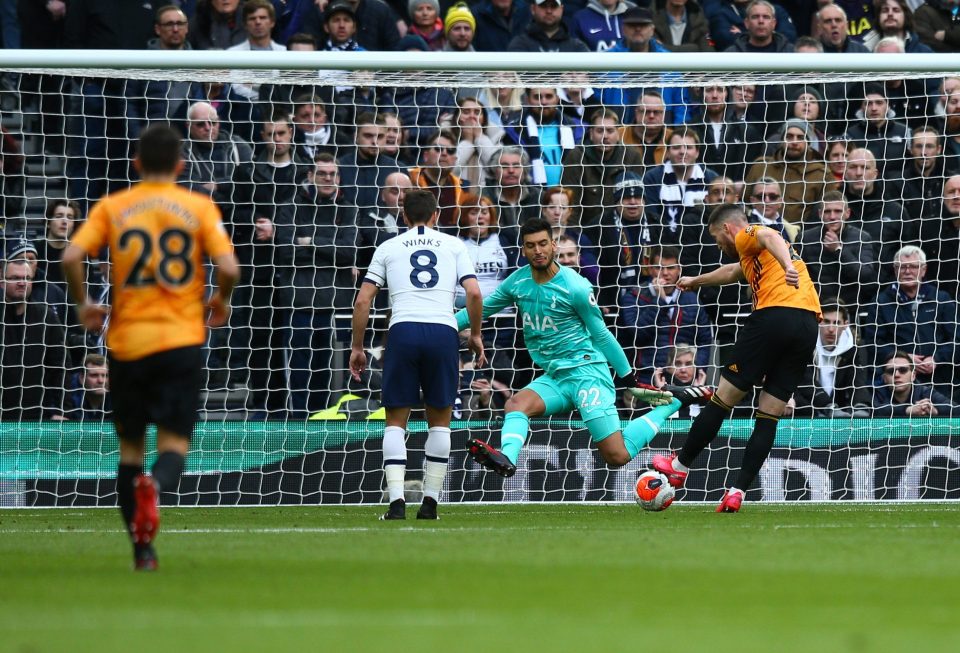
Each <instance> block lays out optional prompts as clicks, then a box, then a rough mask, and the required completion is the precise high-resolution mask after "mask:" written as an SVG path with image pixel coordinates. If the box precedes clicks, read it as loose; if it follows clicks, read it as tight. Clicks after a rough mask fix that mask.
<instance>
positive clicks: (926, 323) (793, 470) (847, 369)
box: [0, 51, 960, 505]
mask: <svg viewBox="0 0 960 653" xmlns="http://www.w3.org/2000/svg"><path fill="white" fill-rule="evenodd" d="M161 55H162V56H161ZM0 70H2V79H3V81H4V82H5V83H4V84H3V85H2V88H3V90H2V91H0V94H2V95H0V101H2V105H0V107H2V127H3V135H2V136H3V150H2V160H3V167H2V171H3V175H2V178H0V179H2V184H3V193H2V198H3V203H4V205H3V209H4V214H3V215H4V229H3V241H4V242H3V252H4V269H3V275H4V277H3V279H4V283H3V289H4V304H3V313H2V316H0V317H2V323H0V329H2V342H0V346H2V352H3V353H2V356H3V360H2V370H0V371H2V385H0V398H2V412H0V505H93V504H110V503H112V502H113V501H114V494H113V477H114V475H115V470H116V464H117V440H116V435H115V433H114V430H113V428H112V425H111V423H110V418H109V414H110V394H109V369H108V368H107V365H106V363H105V359H104V355H105V354H107V351H106V349H105V342H104V340H103V338H102V336H96V335H92V334H89V333H84V332H83V331H82V329H81V328H80V327H79V325H78V324H77V320H76V315H75V313H74V312H73V310H72V309H71V308H70V305H69V303H68V300H67V298H66V296H65V287H64V282H63V275H62V272H61V271H60V266H59V260H60V257H61V255H62V252H63V247H64V245H65V243H66V241H67V239H68V238H69V235H70V233H71V232H72V231H73V230H74V229H76V227H77V225H78V224H80V223H81V222H82V221H83V219H84V216H85V215H86V213H87V211H88V210H89V209H90V207H91V206H92V204H93V203H95V202H96V201H97V199H99V198H100V197H101V196H102V195H103V194H105V193H108V192H111V191H114V190H117V189H121V188H126V187H127V186H129V185H130V184H131V183H133V182H135V181H136V173H135V171H134V168H133V166H132V155H133V146H134V143H135V142H136V139H137V137H138V135H139V133H140V132H141V131H142V130H143V129H144V127H145V126H147V125H149V124H152V123H155V122H164V123H169V124H171V125H173V126H175V127H176V128H178V129H179V130H181V131H182V133H183V137H184V150H183V160H184V168H183V171H182V174H181V176H180V183H182V184H183V185H184V186H185V187H188V188H190V189H192V190H194V191H196V192H199V193H204V194H207V195H210V196H211V197H212V198H213V200H214V201H215V202H216V203H217V205H218V206H219V207H220V209H221V211H222V213H223V217H224V222H225V225H226V227H227V229H228V231H229V233H230V235H231V237H232V239H233V242H234V245H235V247H236V250H237V254H238V257H239V258H240V261H241V263H242V266H243V279H242V283H241V285H240V287H239V288H238V289H237V291H236V294H235V296H234V305H235V306H234V313H233V315H232V318H231V322H230V325H229V326H228V327H225V328H221V329H217V330H214V331H212V332H211V333H210V336H209V341H208V344H207V346H206V347H205V359H206V367H207V374H206V377H205V383H204V389H203V394H202V402H201V404H202V410H201V420H200V423H199V424H198V426H197V429H196V433H195V435H194V440H193V451H192V453H191V455H190V457H189V459H188V466H187V474H186V476H185V477H184V479H183V481H182V483H181V486H180V490H179V492H178V493H176V494H171V495H170V496H169V497H167V500H168V501H172V502H179V503H180V504H184V505H192V504H205V505H216V504H220V505H232V504H277V503H305V504H313V503H376V502H380V501H381V500H382V492H383V475H382V470H381V464H382V455H381V451H380V446H381V437H382V433H383V421H382V420H383V411H382V409H381V407H380V403H379V398H380V390H381V383H382V378H381V374H380V369H381V367H382V366H381V362H382V360H383V357H384V351H385V346H384V345H385V341H384V340H385V339H384V336H385V326H386V321H387V313H388V311H389V301H388V292H382V293H380V296H379V297H378V299H377V302H376V304H375V307H374V311H373V316H372V329H370V330H369V332H368V339H367V341H366V345H367V351H368V354H369V358H370V367H369V369H370V371H369V372H368V373H367V374H365V375H364V376H363V378H362V379H361V381H360V382H355V381H353V380H351V378H350V375H349V374H348V373H347V372H346V369H345V368H346V359H347V354H348V348H349V327H350V320H351V317H352V303H353V299H354V294H355V291H356V288H357V287H358V280H359V279H361V278H362V276H363V270H364V269H365V267H366V266H367V264H368V263H369V261H370V257H371V254H372V252H373V250H374V249H375V247H376V246H377V245H378V244H380V243H382V242H384V241H385V240H387V239H389V238H390V237H392V236H394V235H396V234H397V233H398V232H400V231H402V230H403V229H404V220H403V217H402V212H401V211H400V210H399V208H398V207H399V205H400V199H401V197H402V195H403V192H404V191H405V189H407V188H411V187H412V188H416V187H422V188H427V189H430V190H431V191H433V192H434V193H435V194H436V195H437V197H438V200H439V204H440V219H439V225H440V228H441V229H443V230H445V231H447V232H449V233H451V234H454V235H456V236H458V237H460V238H463V239H464V240H465V241H466V242H467V244H468V247H469V250H470V252H471V255H472V256H473V257H474V260H475V264H476V267H477V270H478V277H479V280H480V284H481V288H482V289H483V292H484V294H489V293H490V292H492V291H493V289H494V288H496V287H497V285H498V284H499V283H500V282H501V281H502V280H503V279H504V278H505V277H506V276H507V275H508V274H509V273H510V272H511V271H513V270H514V269H516V268H517V267H518V266H522V265H524V259H523V258H522V256H521V255H520V248H519V247H518V240H517V227H518V225H519V224H521V223H522V222H523V221H525V220H527V219H529V218H532V217H542V218H544V219H546V220H548V221H550V222H551V224H553V225H554V230H555V236H556V237H557V239H558V247H559V249H558V257H559V262H560V263H561V264H562V265H566V266H571V267H573V268H575V269H576V270H577V271H578V272H579V274H581V275H582V276H583V277H585V278H586V279H587V280H589V282H590V283H592V284H593V285H594V287H595V288H596V296H597V299H598V303H599V305H600V307H601V309H602V311H603V313H604V317H605V319H606V320H607V323H608V326H609V328H610V329H611V331H612V332H613V333H614V334H615V336H616V338H617V340H618V341H619V342H620V344H621V345H622V346H623V347H624V349H625V350H626V352H627V354H628V357H629V358H630V360H631V362H632V363H633V365H634V367H635V369H636V370H637V374H638V377H639V378H640V379H641V380H642V381H644V382H648V383H653V384H662V383H665V382H670V383H676V384H689V383H716V381H717V378H718V371H719V370H720V369H721V368H722V367H723V366H725V365H727V364H729V354H730V348H731V345H732V344H733V342H734V341H735V339H736V337H737V333H738V330H739V329H741V328H742V326H743V324H744V321H745V320H746V319H747V317H748V316H749V314H750V312H751V301H752V298H751V294H750V293H751V291H750V289H749V288H748V287H747V286H745V285H734V286H728V287H724V288H722V289H718V288H703V289H701V290H700V291H699V292H680V291H678V290H677V287H676V282H677V279H678V278H679V276H680V275H686V276H691V275H696V274H700V273H702V272H707V271H709V270H711V269H714V268H715V267H717V266H718V265H720V264H722V263H723V262H725V261H726V260H725V259H724V258H723V256H722V255H721V253H720V250H719V249H718V248H717V247H716V245H715V244H714V243H713V240H712V238H711V237H710V234H709V233H708V231H707V229H706V219H707V217H708V216H709V214H710V211H711V210H712V208H713V207H715V206H717V205H719V204H722V203H735V204H741V205H742V206H743V208H744V211H745V213H746V214H747V215H749V217H750V220H751V222H755V223H757V224H765V225H768V226H771V227H772V228H774V229H776V230H778V231H779V232H780V233H781V234H782V235H783V237H784V238H785V239H786V240H787V241H788V242H790V243H791V244H792V247H793V251H794V252H795V253H796V256H798V257H799V258H800V259H802V260H803V261H804V262H805V264H806V266H807V268H808V270H809V271H810V273H811V276H812V278H813V280H814V281H815V283H816V285H817V287H818V290H819V293H820V297H821V302H822V304H823V308H824V321H823V323H822V324H821V327H820V339H819V342H818V345H817V350H816V355H815V357H814V359H813V360H811V361H810V364H809V368H808V370H807V374H806V376H805V379H804V382H803V384H802V385H801V387H800V388H799V389H798V390H797V392H796V393H795V395H794V397H793V399H792V400H791V403H790V406H789V417H788V418H787V419H784V420H782V421H781V423H780V427H779V431H778V433H777V439H776V442H775V447H774V450H773V453H772V455H771V457H770V459H769V460H768V461H767V463H766V464H765V466H764V468H763V470H762V472H761V474H760V477H759V479H758V482H757V484H756V486H755V487H753V488H751V489H750V492H749V498H750V499H757V500H760V499H762V500H793V499H813V500H833V499H856V500H876V499H944V498H947V499H952V498H957V497H960V471H958V469H957V468H958V466H960V450H958V449H957V447H958V444H960V443H958V441H957V437H956V435H954V433H955V432H956V427H957V426H958V423H957V421H956V419H957V418H958V417H960V413H958V412H957V411H958V410H960V409H958V408H957V405H958V404H957V403H956V402H960V394H958V393H957V383H956V382H955V370H956V365H957V362H958V359H957V355H958V353H960V349H958V347H957V304H956V301H957V289H958V265H960V256H958V252H960V248H958V244H960V176H957V175H960V73H956V72H954V71H956V70H960V60H956V59H953V58H948V57H946V56H937V57H929V58H928V57H925V56H924V55H891V56H887V57H878V56H875V55H839V56H834V55H823V54H820V55H801V54H794V55H776V56H769V57H762V58H759V57H753V56H738V55H733V56H730V55H724V54H710V55H708V56H702V55H682V54H670V55H647V56H639V57H638V56H634V55H625V54H606V55H596V56H595V57H585V58H584V57H580V58H578V57H571V56H564V55H513V54H510V55H499V54H483V55H480V54H476V55H471V56H469V57H463V56H457V55H453V54H439V53H438V54H431V55H429V56H427V55H423V54H422V53H329V52H326V53H293V52H289V53H287V52H282V53H269V52H266V53H260V52H247V53H243V52H229V53H228V52H192V53H190V52H186V53H166V52H164V53H158V52H124V53H117V52H80V53H78V52H54V51H51V52H28V51H22V52H13V51H6V52H5V53H4V63H3V64H2V66H0ZM108 273H109V262H108V261H107V260H106V256H104V257H102V260H101V259H98V260H92V261H90V265H89V281H88V283H89V289H90V294H91V295H92V296H93V297H95V298H98V299H99V300H100V301H103V302H105V303H109V301H110V297H109V293H108V292H107V284H106V282H105V278H106V277H105V275H107V274H108ZM108 328H109V326H108ZM484 336H485V339H486V343H487V347H488V351H489V353H490V354H492V355H491V362H490V364H489V366H488V367H485V368H483V369H475V368H474V367H473V365H472V363H471V361H470V359H469V358H468V357H467V356H466V355H465V356H464V357H463V362H462V374H461V390H460V395H459V399H458V401H457V405H456V406H455V413H454V415H455V423H454V434H453V442H454V448H453V453H452V455H451V464H450V469H449V473H448V476H447V480H446V486H445V491H444V496H443V500H446V501H622V500H632V492H633V489H632V488H633V485H634V482H635V480H636V477H637V474H638V472H639V471H640V470H642V469H644V468H645V467H646V466H647V465H648V463H649V460H650V457H651V456H652V454H653V453H657V452H665V451H669V450H674V449H676V448H678V447H680V446H682V444H683V442H684V439H685V437H686V433H687V431H688V430H689V427H690V424H691V421H690V420H691V419H693V418H694V417H696V414H697V412H698V408H697V407H696V406H694V407H690V408H688V409H684V410H682V411H681V412H680V413H679V414H677V415H676V416H675V418H674V419H671V420H669V421H668V423H667V425H666V426H665V427H664V428H663V429H662V430H661V432H660V433H659V435H658V436H657V437H656V438H655V440H654V441H653V442H652V446H651V448H650V449H648V450H646V451H643V452H641V454H640V455H639V456H638V457H637V458H636V459H635V460H633V461H632V462H631V463H630V464H628V465H627V466H626V467H623V468H621V469H616V470H614V469H611V468H608V467H607V466H605V465H604V464H603V462H602V460H601V459H600V457H599V456H598V454H597V453H596V449H595V446H594V445H592V443H591V441H590V437H589V434H588V433H587V431H586V430H585V429H584V428H583V424H582V423H581V422H580V421H578V420H579V416H578V415H577V414H576V413H575V412H574V413H572V414H562V415H555V416H553V417H551V418H550V419H541V420H534V421H533V422H532V424H531V436H530V439H529V441H528V443H527V445H526V447H525V449H524V451H523V453H522V454H521V456H520V461H519V465H518V469H519V471H518V473H517V475H516V476H514V477H513V478H511V479H507V480H504V479H501V478H499V477H497V476H495V475H493V474H489V473H486V472H484V471H483V470H481V469H480V468H479V467H478V466H477V465H476V464H475V463H473V462H472V461H471V460H470V459H469V458H468V457H467V456H466V452H465V449H464V446H463V445H464V442H465V441H466V439H467V438H468V437H480V438H483V439H486V440H490V441H492V442H493V443H497V442H499V425H500V420H502V416H503V407H504V403H505V401H506V400H507V399H508V398H509V397H510V396H511V394H512V393H515V392H517V391H518V390H520V389H521V388H523V387H524V386H525V385H526V384H528V383H529V382H530V381H531V380H532V379H533V378H535V377H536V376H537V374H538V373H539V371H538V370H537V369H534V365H533V363H532V362H531V359H530V356H529V353H528V352H527V350H526V347H525V345H524V339H523V330H522V324H521V322H520V320H519V318H518V316H517V315H516V313H514V312H510V311H504V312H502V313H500V314H498V315H496V316H494V317H493V318H491V319H489V320H487V322H486V323H485V327H484ZM618 402H619V406H620V415H621V417H622V419H623V420H628V419H632V418H633V417H635V416H637V415H639V414H641V413H642V412H643V410H644V408H643V407H642V406H640V405H634V404H633V403H631V402H630V401H628V400H626V399H624V398H620V399H619V400H618ZM754 402H755V397H753V396H748V398H747V399H746V400H745V401H744V403H743V404H742V405H740V406H737V407H736V408H735V410H734V415H733V417H734V419H733V420H731V421H729V422H728V423H727V424H726V425H725V426H724V428H723V430H722V431H721V434H720V437H719V438H718V439H717V440H716V441H715V442H714V443H713V444H712V445H711V447H710V448H709V449H708V450H707V451H705V452H704V453H703V454H702V455H701V456H700V458H698V460H697V461H696V467H695V468H694V470H693V472H692V474H691V477H690V481H689V482H688V484H687V489H686V491H685V494H684V495H682V496H681V500H690V501H697V500H711V501H712V500H716V499H719V497H720V495H721V494H722V491H723V488H724V487H725V486H728V485H730V484H731V483H732V481H733V478H735V474H736V471H737V469H738V468H739V465H740V462H741V459H742V453H743V447H744V445H745V442H746V440H747V438H748V437H749V435H750V433H751V429H752V411H753V406H754ZM425 431H426V426H425V424H424V422H423V421H422V415H418V414H417V413H414V421H413V422H412V424H411V428H410V435H409V442H408V452H409V457H410V458H409V461H408V466H407V469H408V478H410V479H414V480H415V479H416V478H417V476H418V471H417V470H418V469H419V468H420V464H421V462H422V458H423V442H424V436H425ZM152 442H153V440H152V436H151V439H150V443H151V445H152ZM413 491H415V488H414V487H412V488H411V492H413Z"/></svg>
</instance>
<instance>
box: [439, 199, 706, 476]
mask: <svg viewBox="0 0 960 653" xmlns="http://www.w3.org/2000/svg"><path fill="white" fill-rule="evenodd" d="M520 240H521V242H520V244H521V247H522V248H523V255H524V256H525V257H526V259H527V261H529V263H530V264H529V265H527V266H524V267H522V268H520V269H519V270H517V271H516V272H514V273H513V274H511V275H510V276H509V277H507V278H506V279H504V281H503V282H502V283H501V284H500V285H499V286H497V289H496V290H494V291H493V293H491V294H490V295H488V296H487V298H486V299H485V300H484V302H483V317H484V318H486V317H489V316H491V315H494V314H496V313H499V312H500V311H502V310H503V309H504V308H506V307H507V306H511V305H514V304H515V305H516V306H517V309H518V312H519V314H520V316H521V318H522V321H523V337H524V341H525V342H526V345H527V349H528V350H529V351H530V356H531V358H533V361H534V363H536V364H537V366H538V367H540V368H541V369H543V371H544V374H542V375H541V376H539V377H538V378H536V379H534V380H533V382H532V383H531V384H529V385H528V386H527V387H525V388H523V389H522V390H520V391H519V392H517V394H515V395H513V396H512V397H510V399H508V400H507V405H506V407H505V410H506V415H505V417H504V420H503V430H502V431H501V433H500V446H501V448H502V450H501V451H498V450H497V449H495V448H493V447H491V446H490V445H489V444H487V443H486V442H484V441H482V440H470V442H469V443H468V445H467V446H468V451H469V453H470V456H471V457H472V458H473V459H474V460H475V461H477V463H479V464H480V465H482V466H484V467H486V468H487V469H490V470H492V471H494V472H496V473H497V474H500V475H501V476H513V474H514V473H515V472H516V469H517V468H516V465H517V458H518V457H519V455H520V449H521V448H522V447H523V443H524V442H525V441H526V439H527V432H528V431H529V428H530V418H531V417H540V416H549V415H556V414H558V413H559V414H562V413H569V412H571V411H573V410H574V409H576V410H577V411H578V412H579V413H580V417H581V418H582V419H583V421H584V423H585V424H586V427H587V430H589V431H590V437H591V438H592V440H593V441H594V442H595V443H596V445H597V449H598V450H599V452H600V456H601V457H602V458H603V460H604V461H605V462H606V463H607V464H608V465H610V466H611V467H621V466H623V465H626V464H627V463H628V462H629V461H631V460H632V459H633V458H634V457H635V456H636V455H637V454H638V453H639V452H640V450H641V449H643V448H644V447H645V446H647V444H648V443H649V442H650V440H652V439H653V437H654V436H655V435H656V434H657V432H658V431H659V430H660V427H661V426H663V423H664V421H665V420H666V419H667V418H668V417H669V416H670V415H672V414H673V413H675V412H677V411H678V410H679V409H680V408H681V407H682V406H683V405H686V404H690V403H693V402H701V403H702V402H704V401H706V400H708V399H709V398H710V396H711V395H712V394H713V391H712V390H711V389H710V388H706V387H703V386H691V387H687V388H680V387H668V388H665V390H666V391H665V392H660V391H658V390H656V389H652V388H638V387H636V385H637V384H636V381H635V379H634V374H633V370H632V369H631V368H630V362H629V361H628V360H627V356H626V354H625V353H624V352H623V348H622V347H621V346H620V343H618V342H617V341H616V339H614V337H613V335H612V334H611V333H610V331H608V330H607V326H606V324H605V323H604V321H603V314H602V313H601V312H600V309H599V308H598V307H597V299H596V297H595V296H594V294H593V287H592V286H591V285H590V282H589V281H587V280H586V279H584V278H583V277H581V276H580V275H579V274H577V272H576V271H574V270H573V269H571V268H568V267H563V266H561V265H559V264H558V263H557V261H556V257H557V241H556V240H554V236H553V227H552V226H551V225H550V223H549V222H547V221H545V220H542V219H540V218H533V219H530V220H527V221H526V222H525V223H524V224H523V225H522V226H521V227H520ZM457 321H458V326H459V327H460V328H463V327H465V326H466V323H467V315H466V313H465V312H464V311H460V312H459V313H457ZM610 366H613V369H614V370H615V371H616V373H617V376H618V377H620V378H621V379H622V380H623V381H622V384H623V386H624V387H625V388H626V389H627V390H629V391H630V392H631V393H633V394H634V396H636V397H638V398H640V399H643V400H646V401H649V402H650V403H651V404H654V405H658V404H666V405H659V406H658V407H657V408H654V409H653V410H652V411H650V412H649V413H647V414H646V415H642V416H641V417H638V418H637V419H635V420H633V421H631V422H630V423H629V424H627V427H626V428H625V429H623V430H622V431H621V429H620V415H619V413H618V412H617V406H616V399H617V393H616V389H615V388H614V385H613V378H612V377H611V376H610ZM671 391H674V392H671Z"/></svg>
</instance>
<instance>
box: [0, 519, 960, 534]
mask: <svg viewBox="0 0 960 653" xmlns="http://www.w3.org/2000/svg"><path fill="white" fill-rule="evenodd" d="M635 526H636V524H634V523H630V524H624V525H623V527H622V528H612V529H604V530H624V529H633V528H635ZM731 526H732V528H731V530H742V529H748V530H774V531H778V530H818V529H855V530H863V529H872V530H900V529H926V528H930V529H933V528H960V524H940V523H939V522H933V523H930V524H916V523H912V524H857V525H854V524H774V525H771V526H768V525H761V524H747V523H739V524H731ZM695 527H696V528H699V526H692V525H673V524H657V525H656V526H655V527H653V528H656V529H657V530H671V531H675V530H690V529H691V528H695ZM586 530H590V531H591V532H593V531H595V530H596V529H595V528H591V527H589V526H587V525H583V526H542V525H541V526H459V527H452V528H451V527H444V528H429V527H416V526H399V527H398V526H386V525H384V526H345V527H319V526H318V527H313V526H304V527H288V528H178V529H170V530H162V531H161V532H162V533H163V534H164V535H325V534H336V533H398V532H399V533H437V534H439V533H451V532H452V533H493V532H496V533H503V532H507V531H520V532H546V531H557V532H562V531H567V532H571V531H572V532H576V531H586ZM121 532H123V531H121V530H120V529H103V528H51V529H43V528H7V529H3V528H0V536H3V535H42V534H57V535H70V534H79V535H90V534H113V533H121Z"/></svg>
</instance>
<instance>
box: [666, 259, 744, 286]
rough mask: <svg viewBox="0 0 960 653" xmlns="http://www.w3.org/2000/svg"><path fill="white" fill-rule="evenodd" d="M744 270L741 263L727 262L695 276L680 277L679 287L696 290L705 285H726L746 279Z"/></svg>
mask: <svg viewBox="0 0 960 653" xmlns="http://www.w3.org/2000/svg"><path fill="white" fill-rule="evenodd" d="M744 280H745V277H744V276H743V270H742V269H741V268H740V264H739V263H727V264H726V265H721V266H720V267H719V268H717V269H716V270H712V271H710V272H707V273H706V274H700V275H697V276H695V277H680V279H679V280H678V281H677V287H678V288H680V290H696V289H697V288H702V287H704V286H726V285H727V284H731V283H738V282H740V281H744Z"/></svg>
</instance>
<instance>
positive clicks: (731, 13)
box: [704, 0, 797, 52]
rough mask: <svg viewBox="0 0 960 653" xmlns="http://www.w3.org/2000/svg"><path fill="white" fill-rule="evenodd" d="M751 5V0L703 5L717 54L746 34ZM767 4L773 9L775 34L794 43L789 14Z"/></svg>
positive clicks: (795, 32)
mask: <svg viewBox="0 0 960 653" xmlns="http://www.w3.org/2000/svg"><path fill="white" fill-rule="evenodd" d="M764 1H765V0H764ZM753 4H754V1H752V0H721V2H720V3H719V5H708V4H706V3H705V4H704V10H705V11H706V12H707V16H708V17H709V18H710V36H711V37H712V38H713V42H714V44H715V45H716V48H717V51H718V52H723V51H724V50H726V49H727V48H729V47H730V46H732V45H733V44H734V43H735V42H736V41H737V39H739V38H741V37H742V36H744V35H746V34H747V25H746V18H747V12H748V11H749V9H750V7H751V6H752V5H753ZM768 4H769V5H770V6H771V7H772V8H773V13H774V19H775V25H774V28H775V31H776V33H777V34H779V35H780V36H781V37H783V39H785V41H786V43H793V42H794V41H796V40H797V28H796V27H794V25H793V19H792V18H790V14H788V13H787V11H786V9H784V8H783V7H781V6H780V5H778V4H774V3H768ZM777 41H780V39H777Z"/></svg>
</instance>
